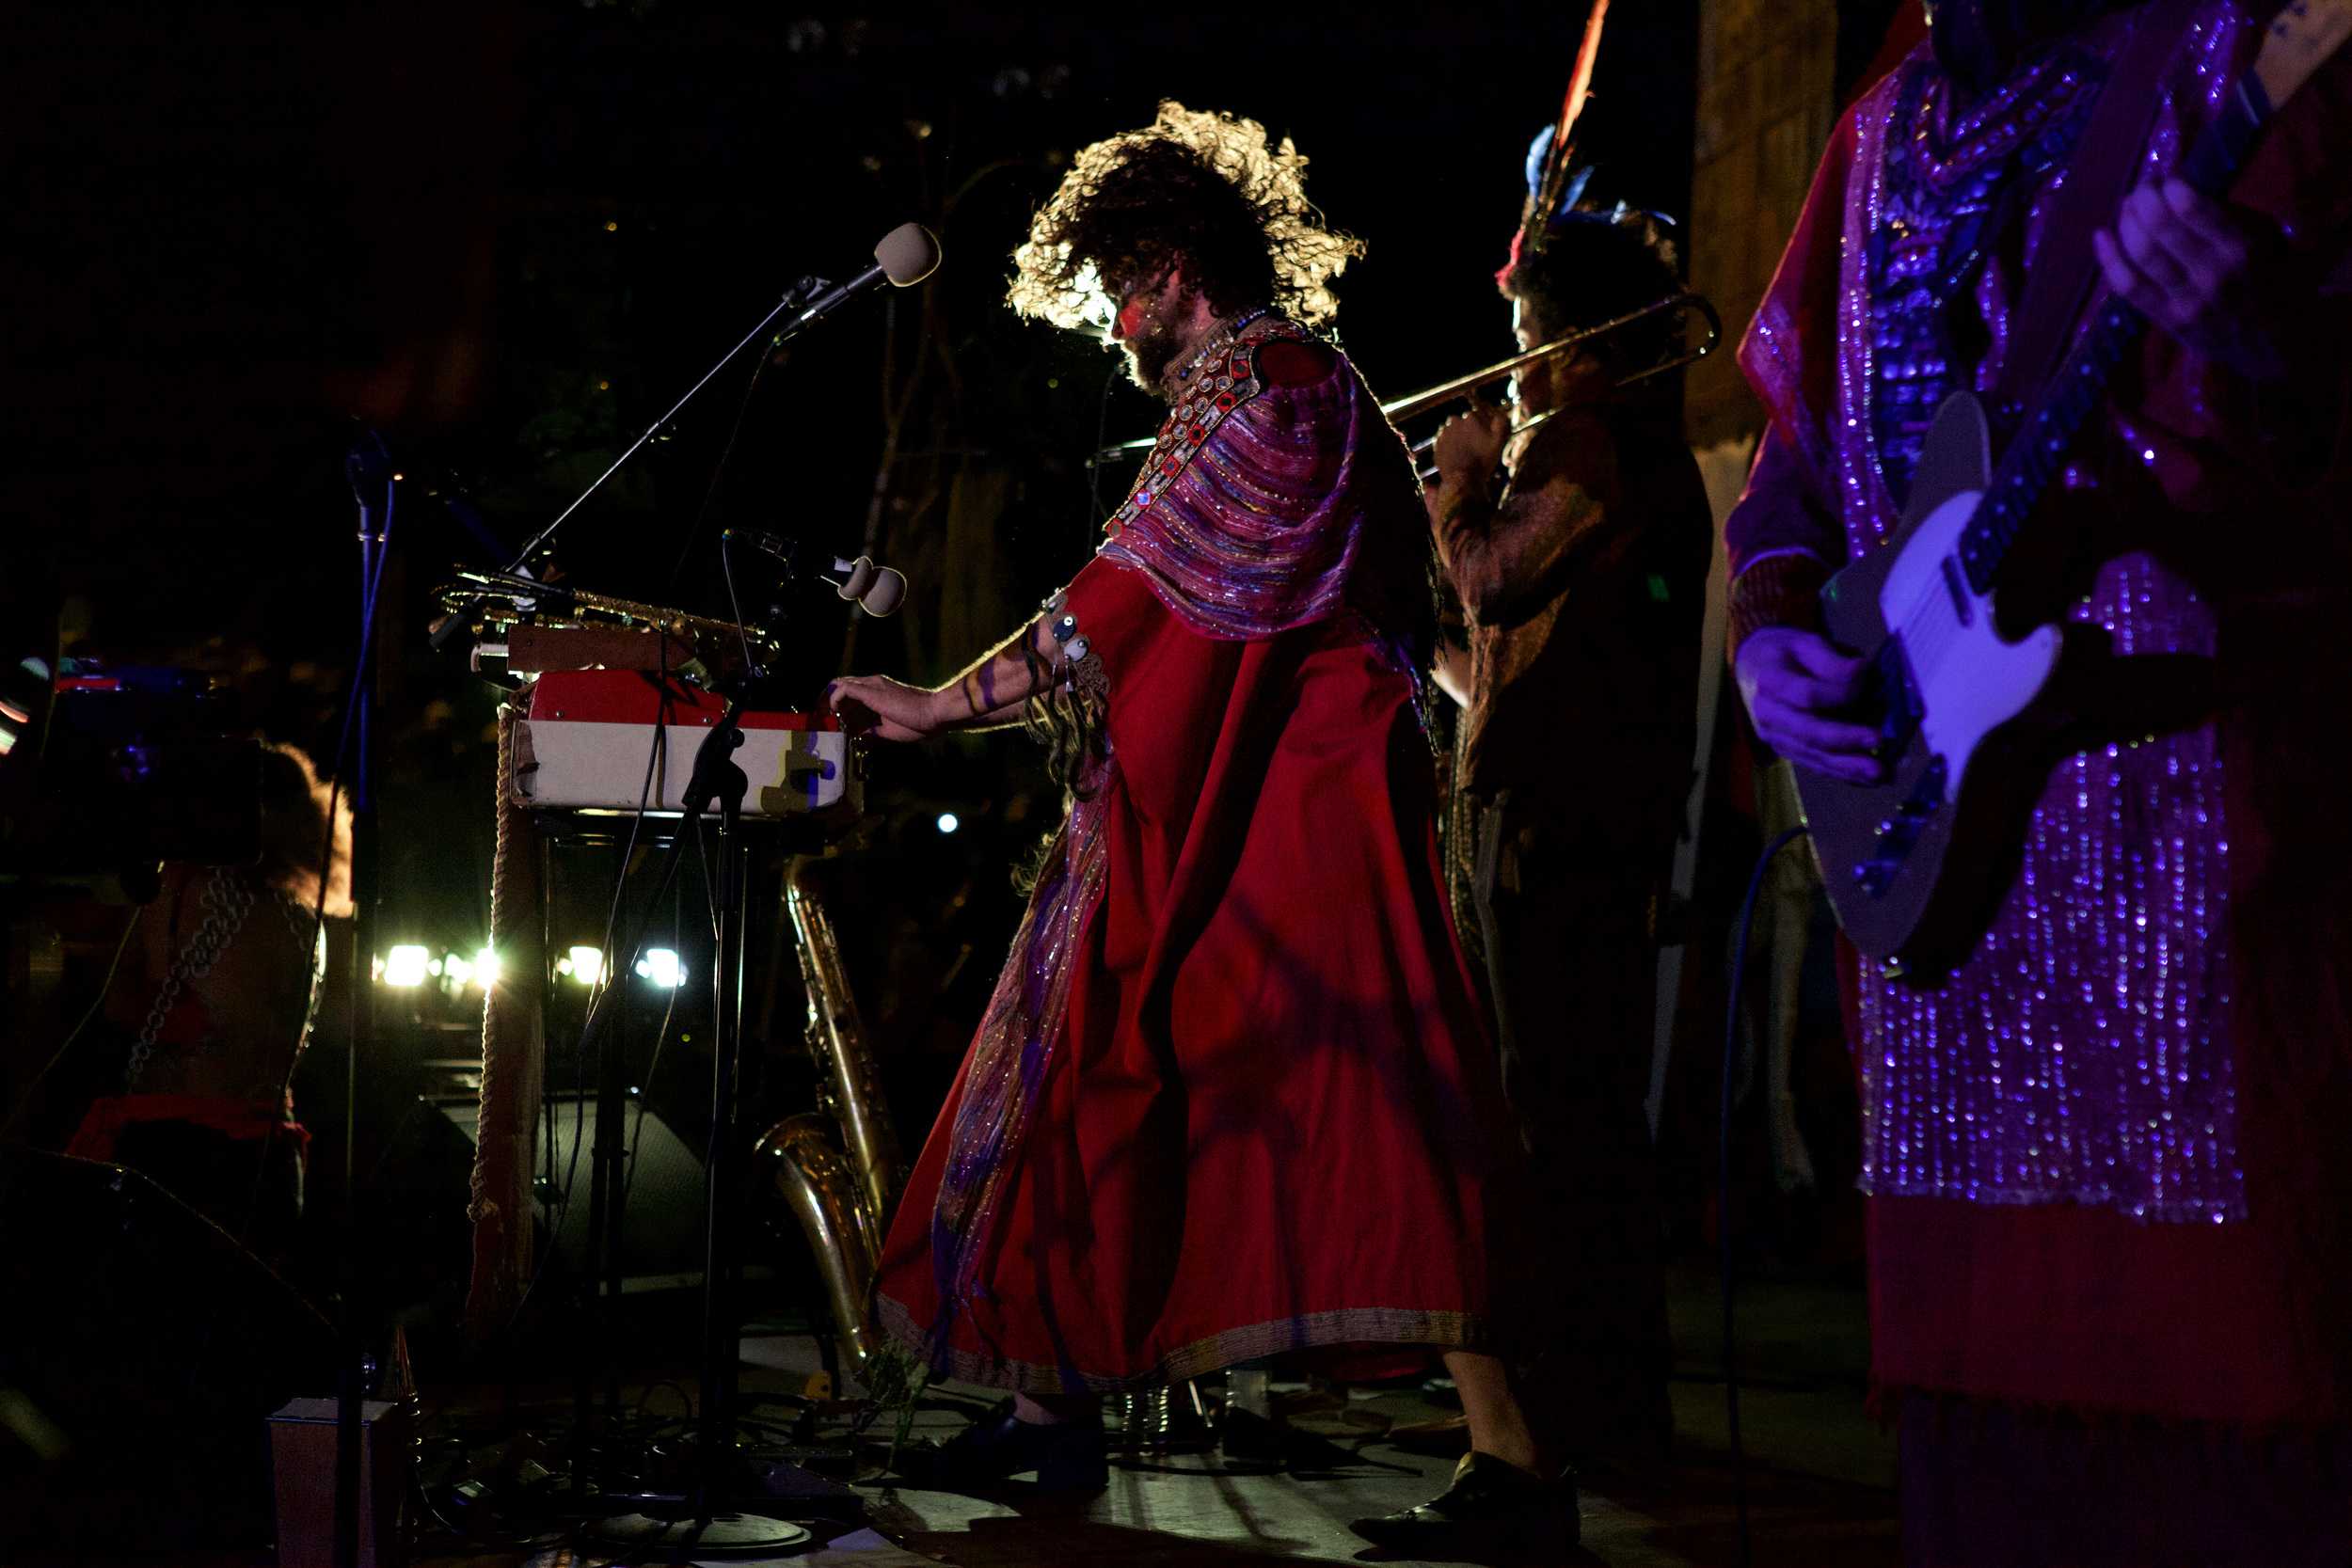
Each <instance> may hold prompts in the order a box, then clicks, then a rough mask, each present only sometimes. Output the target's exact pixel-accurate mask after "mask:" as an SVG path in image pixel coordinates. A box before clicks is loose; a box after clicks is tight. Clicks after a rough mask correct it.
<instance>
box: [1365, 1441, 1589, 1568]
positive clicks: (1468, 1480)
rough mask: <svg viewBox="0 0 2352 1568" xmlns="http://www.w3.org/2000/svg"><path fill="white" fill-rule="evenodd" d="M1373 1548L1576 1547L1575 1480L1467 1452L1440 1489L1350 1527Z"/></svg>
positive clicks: (1407, 1551) (1429, 1551)
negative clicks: (1451, 1481) (1425, 1499)
mask: <svg viewBox="0 0 2352 1568" xmlns="http://www.w3.org/2000/svg"><path fill="white" fill-rule="evenodd" d="M1348 1528H1350V1529H1352V1530H1354V1531H1355V1532H1356V1533H1357V1534H1358V1535H1360V1536H1362V1537H1363V1538H1364V1539H1365V1540H1367V1541H1369V1542H1372V1543H1373V1544H1375V1545H1378V1546H1385V1547H1387V1548H1388V1549H1389V1550H1390V1551H1392V1552H1395V1553H1398V1554H1399V1555H1401V1556H1406V1557H1436V1558H1461V1557H1476V1556H1480V1555H1482V1554H1483V1553H1485V1552H1487V1551H1492V1550H1497V1549H1504V1550H1508V1549H1513V1548H1517V1549H1520V1550H1537V1549H1540V1550H1544V1551H1547V1552H1550V1553H1556V1554H1560V1555H1565V1554H1566V1553H1568V1552H1570V1551H1573V1550H1574V1549H1575V1548H1576V1543H1577V1533H1578V1520H1577V1513H1576V1481H1575V1478H1574V1477H1573V1476H1571V1475H1566V1474H1564V1475H1562V1476H1561V1478H1560V1479H1559V1480H1558V1481H1546V1480H1544V1479H1543V1478H1542V1477H1541V1476H1536V1475H1532V1474H1530V1473H1529V1472H1527V1471H1525V1470H1522V1469H1520V1468H1519V1467H1518V1465H1507V1464H1505V1463H1503V1462H1502V1460H1500V1459H1497V1458H1496V1457H1495V1456H1494V1455H1492V1454H1489V1453H1479V1452H1477V1451H1475V1450H1473V1451H1471V1452H1470V1453H1467V1454H1464V1455H1463V1456H1462V1462H1461V1463H1460V1464H1459V1465H1455V1466H1454V1484H1453V1485H1451V1486H1449V1487H1447V1488H1446V1489H1445V1491H1444V1493H1443V1494H1441V1495H1440V1496H1438V1497H1434V1498H1432V1499H1431V1500H1430V1501H1428V1502H1425V1503H1422V1505H1421V1506H1419V1507H1418V1508H1408V1509H1406V1511H1405V1512H1404V1513H1391V1514H1388V1515H1385V1516H1384V1517H1380V1518H1375V1519H1359V1520H1357V1521H1356V1522H1355V1523H1353V1524H1351V1525H1350V1526H1348Z"/></svg>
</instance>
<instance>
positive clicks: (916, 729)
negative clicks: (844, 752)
mask: <svg viewBox="0 0 2352 1568" xmlns="http://www.w3.org/2000/svg"><path fill="white" fill-rule="evenodd" d="M1031 654H1034V655H1035V657H1034V658H1032V657H1030V655H1031ZM1061 664H1062V659H1061V648H1060V646H1059V645H1058V644H1057V643H1056V642H1055V641H1054V639H1053V635H1052V633H1051V632H1050V631H1049V630H1048V629H1047V623H1046V619H1045V617H1043V616H1040V617H1039V618H1038V619H1037V620H1035V621H1032V622H1030V623H1029V624H1028V625H1027V626H1024V627H1022V628H1021V630H1019V631H1017V632H1015V633H1013V635H1012V636H1010V637H1009V638H1007V639H1006V640H1005V641H1002V642H1000V643H998V644H997V645H996V646H995V647H994V648H993V649H991V650H990V651H989V652H987V653H985V654H983V655H981V656H980V657H978V658H977V659H976V660H974V661H973V662H972V664H971V665H969V666H968V667H967V668H965V669H964V671H963V672H962V673H961V674H959V675H957V676H956V677H955V678H954V679H953V680H951V681H948V682H947V683H946V685H944V686H936V687H920V686H909V685H908V684H906V683H905V682H904V681H897V680H892V679H891V678H890V677H889V676H887V675H845V676H843V677H842V678H841V679H839V680H837V681H835V682H834V683H833V684H832V685H831V686H829V687H827V688H826V689H825V702H826V705H828V706H830V707H831V708H832V709H833V710H834V712H835V713H837V714H839V715H841V719H842V721H843V722H844V723H846V724H847V725H849V727H850V729H851V730H853V731H855V732H857V733H859V734H862V735H864V734H870V735H875V736H881V737H882V739H884V740H925V739H928V738H930V736H935V735H946V734H948V733H949V732H951V731H956V730H984V729H992V728H994V727H995V726H997V725H1000V724H1009V723H1012V722H1014V721H1017V720H1018V719H1019V718H1020V717H1021V710H1022V705H1024V704H1025V703H1026V702H1027V701H1028V700H1029V699H1030V698H1031V697H1034V696H1037V695H1039V694H1040V693H1041V692H1043V691H1044V690H1045V689H1047V688H1048V687H1050V686H1051V685H1052V684H1053V683H1054V682H1055V681H1057V680H1058V679H1060V678H1061V673H1062V672H1061Z"/></svg>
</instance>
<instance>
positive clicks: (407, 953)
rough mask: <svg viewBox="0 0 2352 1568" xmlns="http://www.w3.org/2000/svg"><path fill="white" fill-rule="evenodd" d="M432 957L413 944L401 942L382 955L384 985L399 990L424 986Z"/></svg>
mask: <svg viewBox="0 0 2352 1568" xmlns="http://www.w3.org/2000/svg"><path fill="white" fill-rule="evenodd" d="M431 962H432V955H431V954H429V953H427V952H426V951H425V950H424V949H423V948H421V947H419V946H417V945H416V944H415V943H413V942H403V943H401V944H400V945H399V946H397V947H395V948H393V949H392V950H391V951H390V952H389V953H387V954H385V955H384V983H385V984H386V985H388V986H391V987H393V988H395V989H396V990H415V989H416V988H417V987H419V986H421V985H423V984H424V977H425V974H426V973H427V969H428V966H429V965H430V964H431Z"/></svg>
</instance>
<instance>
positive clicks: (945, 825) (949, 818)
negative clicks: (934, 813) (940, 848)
mask: <svg viewBox="0 0 2352 1568" xmlns="http://www.w3.org/2000/svg"><path fill="white" fill-rule="evenodd" d="M962 826H963V818H961V817H960V816H957V815H956V814H955V813H954V812H951V811H943V812H941V813H940V814H939V831H940V832H943V833H952V832H955V831H956V830H957V829H958V828H961V827H962Z"/></svg>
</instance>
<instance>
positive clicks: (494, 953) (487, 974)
mask: <svg viewBox="0 0 2352 1568" xmlns="http://www.w3.org/2000/svg"><path fill="white" fill-rule="evenodd" d="M473 983H474V984H475V985H477V986H480V987H481V988H482V989H483V990H489V989H490V988H491V987H492V986H495V985H497V984H498V983H499V956H498V950H497V949H496V948H491V947H485V948H484V949H483V950H482V951H481V952H479V953H476V954H475V955H474V956H473Z"/></svg>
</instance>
